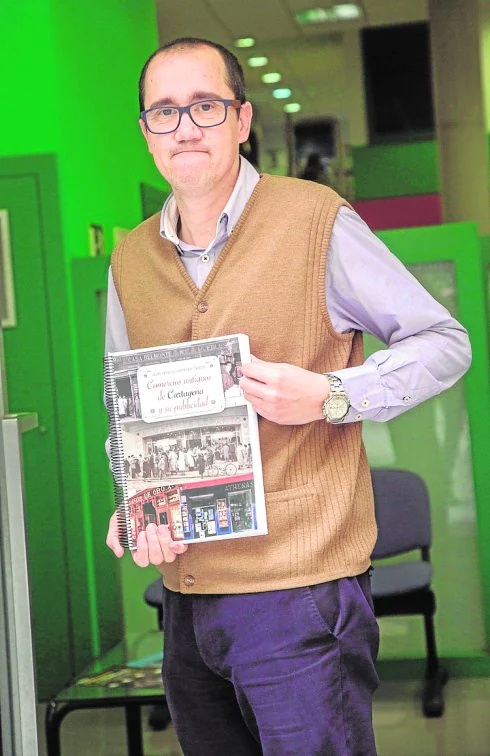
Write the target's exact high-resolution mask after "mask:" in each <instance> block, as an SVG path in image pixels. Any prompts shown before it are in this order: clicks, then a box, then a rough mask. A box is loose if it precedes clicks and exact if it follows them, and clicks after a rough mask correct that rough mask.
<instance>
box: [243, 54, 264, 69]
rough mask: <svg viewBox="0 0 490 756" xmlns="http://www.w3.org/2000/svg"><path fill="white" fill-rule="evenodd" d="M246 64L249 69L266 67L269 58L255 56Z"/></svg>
mask: <svg viewBox="0 0 490 756" xmlns="http://www.w3.org/2000/svg"><path fill="white" fill-rule="evenodd" d="M247 62H248V65H249V66H250V67H251V68H261V67H262V66H266V65H267V63H268V62H269V58H266V57H265V55H255V56H254V57H252V58H249V59H248V61H247Z"/></svg>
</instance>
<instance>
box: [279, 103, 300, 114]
mask: <svg viewBox="0 0 490 756" xmlns="http://www.w3.org/2000/svg"><path fill="white" fill-rule="evenodd" d="M283 110H284V111H285V112H286V113H299V111H300V110H301V105H300V104H299V102H287V103H286V104H285V105H284V108H283Z"/></svg>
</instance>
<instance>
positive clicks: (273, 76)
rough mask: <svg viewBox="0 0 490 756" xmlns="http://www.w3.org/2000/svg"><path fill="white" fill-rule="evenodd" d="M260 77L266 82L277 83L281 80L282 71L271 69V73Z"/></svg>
mask: <svg viewBox="0 0 490 756" xmlns="http://www.w3.org/2000/svg"><path fill="white" fill-rule="evenodd" d="M260 78H261V79H262V81H263V82H264V84H277V82H278V81H281V79H282V76H281V74H280V73H276V72H275V71H274V72H273V71H271V72H270V73H265V74H262V76H261V77H260Z"/></svg>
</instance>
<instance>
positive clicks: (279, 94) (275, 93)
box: [272, 87, 291, 100]
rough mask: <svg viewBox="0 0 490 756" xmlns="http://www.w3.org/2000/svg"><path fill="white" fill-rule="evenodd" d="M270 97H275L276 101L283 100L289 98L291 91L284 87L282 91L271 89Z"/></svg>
mask: <svg viewBox="0 0 490 756" xmlns="http://www.w3.org/2000/svg"><path fill="white" fill-rule="evenodd" d="M272 96H273V97H275V98H276V100H285V99H286V97H291V90H290V89H288V88H287V87H284V88H283V89H273V90H272Z"/></svg>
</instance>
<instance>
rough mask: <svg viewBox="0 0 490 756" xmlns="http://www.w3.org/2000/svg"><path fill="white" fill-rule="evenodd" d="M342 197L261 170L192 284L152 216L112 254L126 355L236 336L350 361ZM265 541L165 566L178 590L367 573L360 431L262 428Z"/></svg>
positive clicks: (267, 350)
mask: <svg viewBox="0 0 490 756" xmlns="http://www.w3.org/2000/svg"><path fill="white" fill-rule="evenodd" d="M342 204H345V203H344V201H343V200H342V199H341V198H340V197H339V196H338V195H337V194H335V192H333V191H332V190H331V189H328V188H326V187H324V186H320V185H318V184H313V183H311V182H306V181H299V180H297V179H288V178H280V177H273V176H267V175H264V176H262V177H261V179H260V181H259V183H258V184H257V186H256V188H255V190H254V192H253V194H252V196H251V198H250V200H249V202H248V204H247V206H246V208H245V210H244V212H243V213H242V216H241V217H240V220H239V222H238V224H237V226H236V227H235V229H234V231H233V233H232V235H231V237H230V239H229V240H228V242H227V244H226V246H225V247H224V249H223V250H222V252H221V254H220V255H219V257H218V259H217V261H216V263H215V264H214V266H213V268H212V270H211V272H210V273H209V276H208V278H207V280H206V282H205V284H204V286H203V287H202V289H198V288H197V287H196V285H195V284H194V283H193V281H192V279H191V278H190V276H189V275H188V274H187V272H186V271H185V268H184V266H183V265H182V262H181V260H180V258H179V255H178V253H177V251H176V249H175V247H174V246H173V245H172V244H171V243H170V242H168V241H166V240H165V239H162V238H161V237H160V235H159V216H158V215H155V216H153V217H151V218H149V219H148V220H147V221H145V222H144V223H142V224H141V225H140V226H138V228H136V229H135V230H134V231H132V232H131V233H130V234H129V235H128V236H127V237H126V238H125V239H124V241H123V242H122V244H121V245H120V246H119V247H118V248H117V249H116V250H115V251H114V254H113V257H112V271H113V276H114V282H115V286H116V290H117V293H118V295H119V298H120V301H121V305H122V308H123V311H124V315H125V318H126V325H127V330H128V335H129V342H130V344H131V348H133V349H134V348H139V347H150V346H155V345H163V344H170V343H174V342H178V341H188V340H190V339H203V338H208V337H212V336H220V335H226V334H231V333H246V334H248V335H249V337H250V346H251V351H252V354H254V355H256V356H257V357H260V358H261V359H263V360H270V361H271V362H288V363H292V364H294V365H299V366H301V367H303V368H306V369H308V370H312V371H315V372H318V373H325V372H328V371H334V370H339V369H341V368H345V367H350V366H352V365H359V364H360V363H361V362H362V359H363V353H362V337H361V334H360V333H357V332H356V333H349V334H343V335H340V334H338V333H337V332H336V331H334V329H333V327H332V325H331V323H330V320H329V318H328V314H327V310H326V307H325V271H326V258H327V250H328V246H329V241H330V235H331V232H332V227H333V223H334V220H335V216H336V214H337V211H338V209H339V208H340V207H341V205H342ZM259 428H260V446H261V453H262V460H263V467H264V483H265V490H266V506H267V518H268V526H269V534H268V535H266V536H254V537H252V538H240V539H236V540H233V539H231V540H227V541H219V542H217V543H209V544H191V545H190V546H189V548H188V550H187V552H186V553H185V554H184V555H182V556H180V557H177V560H176V561H175V562H174V563H172V564H164V565H163V566H162V568H161V571H162V573H163V576H164V582H165V585H166V586H167V587H168V588H170V589H171V590H175V591H181V592H183V593H243V592H256V591H267V590H275V589H282V588H292V587H298V586H304V585H312V584H315V583H319V582H323V581H326V580H332V579H335V578H339V577H343V576H351V575H356V574H359V573H361V572H363V571H365V570H366V569H367V568H368V567H369V564H370V554H371V551H372V549H373V546H374V542H375V539H376V527H375V521H374V507H373V495H372V488H371V479H370V474H369V468H368V464H367V460H366V454H365V451H364V447H363V444H362V439H361V424H360V423H348V424H345V425H337V426H335V425H330V424H328V423H326V422H323V421H317V422H312V423H307V424H306V425H300V426H285V425H277V424H275V423H272V422H270V421H268V420H265V419H263V418H260V419H259Z"/></svg>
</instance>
